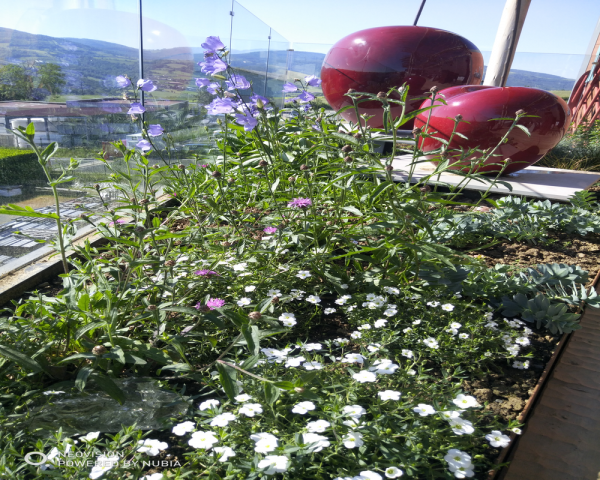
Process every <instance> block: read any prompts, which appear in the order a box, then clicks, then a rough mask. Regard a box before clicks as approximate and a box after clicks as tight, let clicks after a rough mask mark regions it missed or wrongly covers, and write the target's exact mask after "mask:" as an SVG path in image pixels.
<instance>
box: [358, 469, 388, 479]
mask: <svg viewBox="0 0 600 480" xmlns="http://www.w3.org/2000/svg"><path fill="white" fill-rule="evenodd" d="M354 478H356V479H357V480H383V478H382V477H381V475H379V474H378V473H375V472H372V471H371V470H365V471H363V472H360V475H359V476H358V478H357V477H354Z"/></svg>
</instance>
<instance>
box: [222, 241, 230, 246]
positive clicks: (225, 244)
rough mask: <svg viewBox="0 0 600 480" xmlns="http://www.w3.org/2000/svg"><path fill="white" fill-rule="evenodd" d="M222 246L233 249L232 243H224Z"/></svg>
mask: <svg viewBox="0 0 600 480" xmlns="http://www.w3.org/2000/svg"><path fill="white" fill-rule="evenodd" d="M221 245H223V246H224V247H231V242H223V243H222V244H221Z"/></svg>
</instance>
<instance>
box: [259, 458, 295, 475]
mask: <svg viewBox="0 0 600 480" xmlns="http://www.w3.org/2000/svg"><path fill="white" fill-rule="evenodd" d="M289 466H290V461H289V459H288V458H287V457H286V456H283V455H267V456H266V457H265V458H264V460H261V461H260V462H258V468H264V469H265V470H264V472H263V473H264V474H265V475H274V474H276V473H282V472H285V471H287V469H288V467H289Z"/></svg>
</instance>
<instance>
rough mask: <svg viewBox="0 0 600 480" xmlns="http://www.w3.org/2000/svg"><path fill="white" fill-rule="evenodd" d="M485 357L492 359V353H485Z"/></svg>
mask: <svg viewBox="0 0 600 480" xmlns="http://www.w3.org/2000/svg"><path fill="white" fill-rule="evenodd" d="M483 355H484V356H486V357H491V356H492V352H485V353H484V354H483Z"/></svg>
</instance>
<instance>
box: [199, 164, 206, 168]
mask: <svg viewBox="0 0 600 480" xmlns="http://www.w3.org/2000/svg"><path fill="white" fill-rule="evenodd" d="M200 166H201V167H202V168H208V165H206V164H204V165H200Z"/></svg>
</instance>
